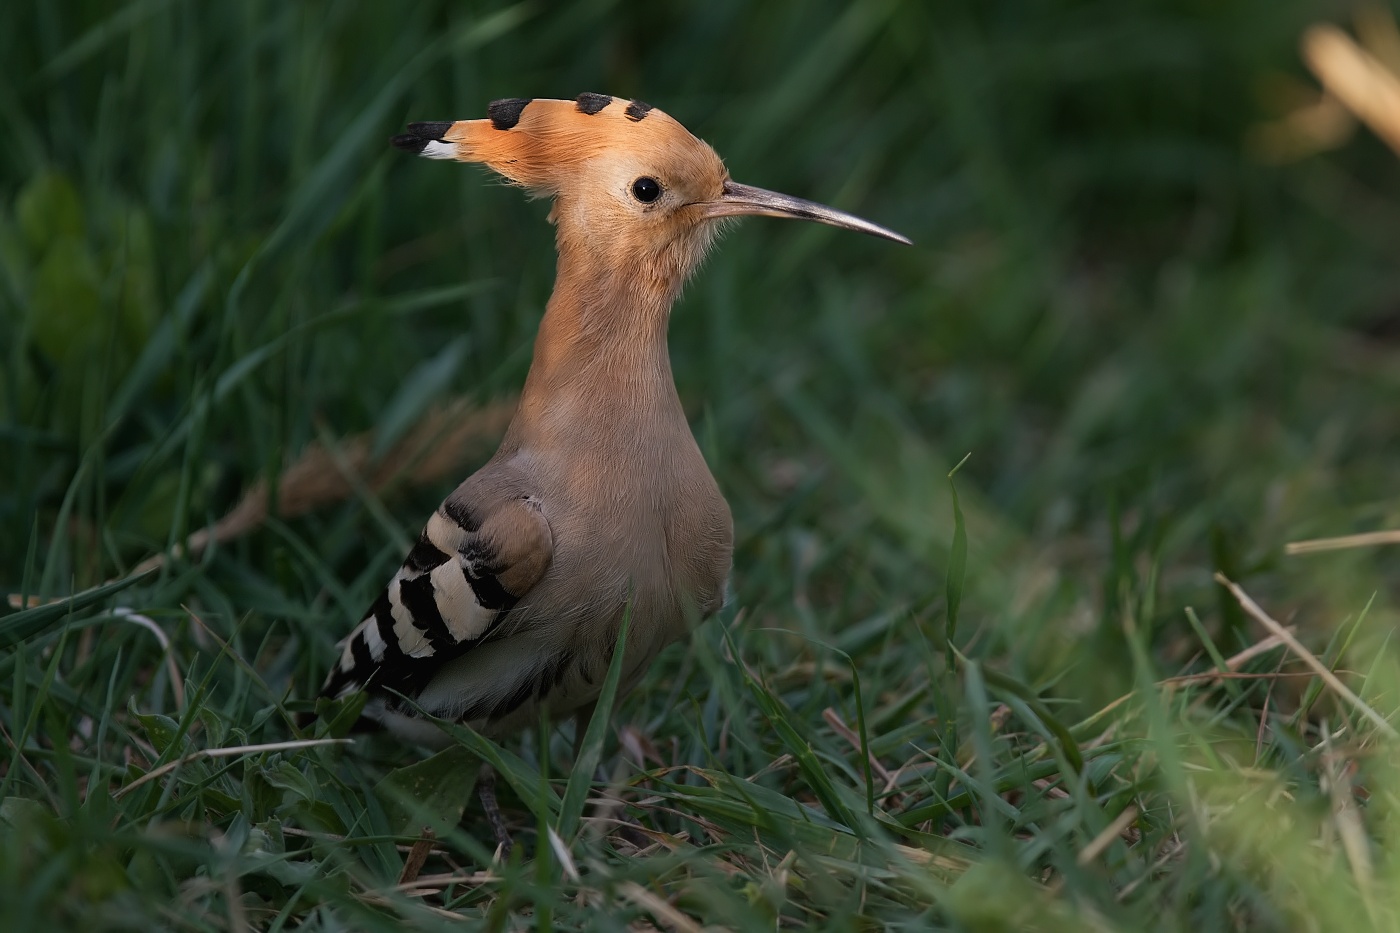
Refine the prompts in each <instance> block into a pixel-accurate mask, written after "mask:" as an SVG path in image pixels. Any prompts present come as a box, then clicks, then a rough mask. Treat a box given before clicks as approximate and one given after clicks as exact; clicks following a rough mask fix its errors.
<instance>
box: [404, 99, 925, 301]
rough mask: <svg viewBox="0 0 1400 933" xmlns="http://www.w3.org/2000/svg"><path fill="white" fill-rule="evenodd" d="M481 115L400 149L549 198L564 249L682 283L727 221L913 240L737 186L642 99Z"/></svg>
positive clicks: (525, 105)
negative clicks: (773, 221) (758, 218)
mask: <svg viewBox="0 0 1400 933" xmlns="http://www.w3.org/2000/svg"><path fill="white" fill-rule="evenodd" d="M486 113H487V117H486V119H483V120H459V121H457V122H455V123H413V124H410V125H409V127H408V132H407V133H405V134H403V135H401V136H396V137H394V140H393V142H394V145H395V146H398V147H399V148H400V149H406V150H408V151H410V152H417V153H419V154H420V155H423V156H426V157H428V158H431V159H455V160H457V161H459V162H477V163H480V164H482V165H485V166H487V167H489V168H491V169H493V170H495V171H496V172H499V173H500V174H501V175H503V176H505V177H506V178H507V179H509V180H510V181H512V182H514V183H516V184H518V185H521V186H522V187H524V188H527V189H529V190H530V191H531V192H532V193H535V194H539V195H545V196H549V197H552V198H553V199H554V208H553V210H552V211H551V213H550V219H551V220H552V221H554V223H555V224H556V225H557V227H558V238H559V245H560V248H561V250H562V249H566V248H567V249H570V250H577V251H582V253H583V254H584V255H588V256H592V257H595V258H596V259H597V260H598V261H600V262H602V263H605V264H606V266H605V267H606V268H615V269H631V270H634V271H636V270H639V268H645V269H648V270H651V271H652V272H654V273H655V274H657V275H659V276H661V277H663V278H664V279H666V280H668V281H672V282H675V283H677V284H678V283H679V282H680V281H683V280H684V278H685V276H686V275H687V274H688V273H689V272H690V270H691V269H693V268H694V266H695V265H696V264H697V263H698V262H699V261H700V258H701V257H702V256H703V255H704V252H705V248H706V247H707V246H708V245H709V243H710V241H711V239H712V238H713V236H714V232H715V229H716V227H717V226H718V224H717V222H718V221H720V220H722V219H723V218H726V217H739V216H743V215H747V214H761V215H765V216H770V217H793V218H798V219H801V220H815V221H817V222H819V223H825V224H831V225H832V226H836V227H845V228H847V229H850V230H859V231H861V232H863V233H869V234H873V235H875V236H881V237H885V238H887V239H891V240H896V241H898V242H901V243H908V242H909V241H908V240H906V239H905V238H904V237H902V236H900V235H899V234H897V233H893V232H891V231H889V230H886V229H884V228H883V227H879V226H876V225H875V224H873V223H870V222H869V221H866V220H862V219H860V218H859V217H854V216H852V215H850V214H846V213H844V212H842V211H838V210H835V209H834V208H830V207H826V206H825V205H822V204H816V203H814V202H811V201H804V200H802V199H800V198H794V197H789V196H788V195H783V194H778V193H776V192H773V191H765V190H764V189H762V188H754V187H750V186H748V185H741V184H738V183H736V182H734V181H732V180H730V178H729V172H728V171H726V170H725V167H724V163H723V162H722V161H720V158H719V156H718V155H716V154H715V151H714V150H713V149H711V148H710V147H709V146H708V145H707V144H706V143H705V142H703V141H702V140H700V139H697V138H696V137H695V136H693V135H691V133H690V132H689V131H687V130H686V128H685V127H683V126H681V124H680V123H678V122H677V121H676V120H674V119H672V118H671V117H670V116H668V115H667V114H665V113H663V112H662V111H660V110H657V109H656V108H654V107H651V106H648V105H647V104H643V103H641V102H640V101H635V100H634V101H628V100H622V99H619V98H614V97H608V96H607V95H604V94H581V95H580V96H579V97H578V99H577V100H538V99H537V100H527V99H511V100H498V101H494V102H492V103H491V105H490V106H489V107H487V110H486Z"/></svg>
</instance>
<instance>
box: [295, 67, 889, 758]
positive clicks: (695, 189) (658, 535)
mask: <svg viewBox="0 0 1400 933" xmlns="http://www.w3.org/2000/svg"><path fill="white" fill-rule="evenodd" d="M486 113H487V117H486V119H481V120H461V121H457V122H444V123H413V124H410V125H409V127H408V132H407V133H405V134H403V135H401V136H396V137H394V139H393V144H394V145H395V146H397V147H398V148H400V149H405V150H408V151H409V152H414V153H417V154H419V155H422V156H426V157H427V158H430V159H453V160H456V161H459V162H475V163H478V164H481V165H485V166H487V167H488V168H490V169H492V170H494V171H495V172H498V173H499V174H501V175H503V176H504V177H505V178H506V179H508V180H509V181H510V182H513V183H514V184H517V185H519V186H521V187H523V188H525V189H526V190H527V191H529V192H530V193H531V194H534V195H543V196H548V197H551V198H552V199H553V207H552V210H551V211H550V214H549V219H550V221H551V222H553V224H554V226H555V229H556V246H557V250H558V271H557V275H556V279H555V285H554V293H553V295H552V296H551V298H550V299H549V303H548V305H547V306H546V309H545V314H544V317H543V319H542V320H541V322H540V326H539V332H538V336H537V338H536V340H535V348H534V358H533V361H532V363H531V366H530V371H529V375H528V376H527V378H526V380H525V386H524V389H523V390H522V392H521V394H520V401H519V407H518V409H517V410H516V413H515V416H514V419H513V420H512V422H511V424H510V427H509V428H508V429H507V431H506V434H505V438H504V439H503V440H502V442H501V446H500V449H499V450H498V451H497V452H496V454H495V456H493V457H492V458H491V459H490V460H489V461H488V462H487V463H486V465H485V466H483V467H482V468H481V469H480V470H478V471H477V472H476V473H474V474H473V475H472V476H470V477H469V478H468V479H467V480H466V481H465V482H464V483H462V484H461V485H460V486H458V487H457V489H456V490H455V491H454V492H453V493H452V494H451V495H449V496H448V497H447V499H446V501H444V502H443V503H442V505H441V506H440V507H439V508H438V510H437V511H436V512H434V513H433V515H432V516H431V517H430V518H429V519H428V523H427V526H426V527H425V528H424V529H423V532H422V534H421V535H420V536H419V537H418V541H417V543H416V544H415V545H414V546H413V548H412V550H411V551H410V552H409V554H408V557H407V559H405V560H404V562H403V565H402V566H401V567H400V568H399V569H398V572H397V573H395V574H394V576H393V578H392V579H391V580H390V581H389V584H388V586H387V587H386V588H385V589H384V590H383V592H381V593H380V594H379V598H378V599H377V600H375V602H374V604H373V605H372V606H371V607H370V608H369V611H368V612H367V613H366V614H365V617H364V619H363V620H362V621H361V622H360V623H359V625H358V626H356V627H355V629H354V630H353V631H352V632H351V633H350V634H349V636H348V637H346V638H345V639H344V641H343V642H341V645H340V659H339V662H338V663H337V664H336V666H335V667H334V668H333V669H332V670H331V672H330V675H329V677H328V678H327V679H326V683H325V686H324V687H323V689H322V693H323V695H326V696H332V697H342V696H347V695H349V694H352V693H354V692H355V691H360V690H363V691H366V692H367V693H368V699H367V701H366V704H365V707H364V711H363V714H362V716H363V718H364V719H368V720H370V721H371V722H370V723H369V724H370V725H378V726H382V727H385V728H387V729H388V730H389V731H390V732H392V733H393V734H395V735H397V736H398V737H400V738H401V739H403V740H405V741H408V742H411V743H414V744H419V745H425V746H429V747H434V746H441V745H443V744H445V742H446V736H445V735H444V734H443V733H442V732H441V731H440V730H438V729H437V728H436V726H435V725H433V723H432V722H431V721H430V720H427V719H425V718H423V717H422V715H421V714H420V713H419V712H418V711H419V710H420V709H421V710H422V711H424V712H427V713H430V714H432V715H433V716H436V717H440V718H445V719H448V720H453V721H458V722H465V723H467V724H469V725H471V726H472V727H474V728H476V729H477V730H479V731H481V732H483V733H485V734H488V735H497V736H499V735H502V734H505V733H508V732H511V731H514V730H516V729H518V728H520V727H522V726H527V725H530V724H532V723H534V722H536V721H537V717H538V716H539V715H540V714H541V712H544V713H546V714H547V715H549V716H550V717H552V718H559V717H564V716H567V715H569V714H575V715H586V714H587V713H588V712H589V711H590V710H591V708H592V706H593V704H594V702H595V701H596V699H597V697H598V693H599V691H600V690H601V688H602V684H603V679H604V675H605V674H606V672H607V669H608V665H609V662H610V660H611V656H612V653H613V651H614V650H615V646H616V645H617V640H618V636H619V633H620V631H621V625H622V621H623V618H624V615H626V614H629V613H630V623H629V627H628V634H627V640H626V644H625V645H624V656H623V673H622V680H621V682H620V684H619V688H620V692H619V695H621V693H623V692H626V691H627V690H628V689H630V688H631V687H633V686H635V685H636V683H637V682H638V681H639V680H640V679H641V677H642V675H643V673H644V672H645V671H646V670H647V667H648V665H649V664H650V663H651V661H652V660H653V659H654V658H655V657H656V655H657V653H658V652H660V651H661V649H662V648H664V647H666V645H668V644H669V643H671V642H672V641H675V640H676V639H678V638H680V637H681V636H683V635H684V634H686V632H687V631H688V629H689V627H690V625H691V624H693V623H694V622H696V621H698V620H701V619H704V618H705V617H706V616H708V615H710V614H711V613H713V612H714V611H715V610H716V609H718V608H719V607H720V605H721V604H722V603H723V602H724V599H725V592H726V587H727V581H728V577H729V570H730V560H731V554H732V551H733V538H734V535H733V523H732V519H731V517H730V512H729V506H728V504H727V503H726V502H725V500H724V497H723V496H722V495H721V494H720V491H719V487H718V485H717V484H716V482H715V480H714V477H713V476H711V475H710V471H709V469H708V468H707V467H706V465H705V460H704V458H703V457H702V456H701V454H700V448H699V446H698V445H697V444H696V442H695V438H694V437H693V436H692V434H691V431H690V426H689V424H688V423H687V421H686V417H685V411H684V409H682V407H681V402H680V398H679V397H678V396H677V394H676V386H675V383H674V381H673V379H672V376H671V361H670V355H669V352H668V349H667V343H666V331H667V324H668V321H669V318H670V313H671V306H672V304H673V303H674V302H675V300H676V296H677V295H678V294H679V292H680V290H681V287H682V285H684V283H685V281H686V279H687V278H688V277H689V276H690V274H691V273H692V272H693V271H694V269H695V267H696V266H697V265H698V264H699V262H700V260H701V258H702V257H703V256H704V255H705V252H706V250H707V249H708V247H709V246H710V244H711V242H712V241H713V239H714V237H715V234H716V232H717V230H718V228H719V226H720V224H721V222H722V221H724V220H725V218H731V217H739V216H743V215H750V214H761V215H765V216H770V217H795V218H799V219H802V220H814V221H817V222H819V223H824V224H830V225H832V226H836V227H844V228H847V229H850V230H858V231H861V232H863V233H869V234H874V235H875V236H880V237H885V238H886V239H890V240H896V241H898V242H901V243H908V242H909V241H908V240H907V239H905V238H904V237H902V236H900V235H899V234H897V233H893V232H891V231H889V230H886V229H884V228H883V227H879V226H876V225H875V224H873V223H870V222H869V221H866V220H862V219H860V218H858V217H854V216H852V215H850V214H846V213H843V212H841V211H838V210H834V209H833V208H830V207H826V206H824V205H821V204H816V203H813V202H811V201H804V200H801V199H799V198H794V197H789V196H787V195H783V194H777V193H775V192H772V191H765V190H764V189H762V188H753V187H750V186H748V185H741V184H738V183H736V182H733V181H731V180H730V178H729V174H728V172H727V171H726V170H725V167H724V163H723V162H721V161H720V159H719V156H717V155H716V154H715V152H714V150H713V149H711V148H710V147H709V146H708V145H707V144H705V143H704V142H702V141H701V140H699V139H697V138H696V137H695V136H692V135H691V134H690V133H689V132H688V131H687V130H686V129H685V127H683V126H681V124H680V123H678V122H677V121H676V120H674V119H672V118H671V117H670V116H667V115H666V114H665V113H663V112H662V111H660V110H657V109H656V108H654V107H651V106H649V105H647V104H644V103H642V102H641V101H636V100H630V101H629V100H621V99H617V98H613V97H609V96H607V95H603V94H582V95H580V96H579V97H578V99H577V100H528V99H514V100H498V101H495V102H493V103H492V104H491V105H490V106H489V107H487V110H486ZM405 697H407V698H411V700H412V703H411V704H410V703H407V702H405V700H404V699H403V698H405ZM415 707H416V708H415Z"/></svg>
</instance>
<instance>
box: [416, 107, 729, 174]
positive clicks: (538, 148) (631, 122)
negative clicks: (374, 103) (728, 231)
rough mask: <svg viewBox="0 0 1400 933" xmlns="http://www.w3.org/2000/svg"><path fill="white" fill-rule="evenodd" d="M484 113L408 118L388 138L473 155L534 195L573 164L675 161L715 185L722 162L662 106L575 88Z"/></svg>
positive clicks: (460, 157) (459, 156) (467, 158)
mask: <svg viewBox="0 0 1400 933" xmlns="http://www.w3.org/2000/svg"><path fill="white" fill-rule="evenodd" d="M486 114H487V115H486V118H485V119H481V120H458V121H456V122H439V123H410V124H409V126H408V132H407V133H404V134H402V135H400V136H395V137H394V138H393V143H394V145H395V146H397V147H398V148H400V149H404V150H407V151H409V152H416V153H418V154H419V155H422V156H424V157H426V158H430V159H454V160H456V161H459V162H476V163H480V164H482V165H485V166H487V167H489V168H491V169H492V170H494V171H496V172H499V173H500V174H501V175H503V176H505V177H506V178H508V179H510V180H511V181H513V182H515V183H516V184H519V185H522V186H524V187H526V188H529V189H531V190H532V191H535V192H537V193H541V194H551V195H557V194H562V193H565V192H566V191H567V190H568V188H569V187H570V183H571V181H572V180H573V179H574V178H575V177H576V176H577V170H578V168H579V167H580V166H583V165H587V164H590V163H595V162H596V161H598V160H600V159H608V158H625V159H628V160H635V161H638V162H647V161H650V162H655V163H658V164H668V165H673V166H674V167H675V171H676V172H677V173H684V174H686V175H688V176H689V177H691V178H696V177H711V178H713V184H714V185H715V186H718V185H719V184H721V183H722V181H723V178H724V168H723V163H721V162H720V160H719V157H718V156H716V155H715V154H714V150H712V149H711V148H710V147H709V146H708V145H706V144H705V143H704V142H702V141H700V140H699V139H697V138H696V137H694V136H693V135H691V134H690V132H689V131H688V130H686V128H685V127H684V126H682V125H681V124H680V123H679V122H677V121H676V120H675V119H673V118H672V117H670V116H669V115H668V114H666V113H664V112H663V111H661V110H657V109H656V108H654V107H652V106H651V105H650V104H644V103H642V102H641V101H638V100H625V99H622V98H617V97H610V96H608V95H607V94H580V95H579V96H578V98H577V99H576V100H546V99H539V98H535V99H531V98H518V97H517V98H508V99H506V100H497V101H492V102H491V104H490V105H489V106H488V107H487V108H486Z"/></svg>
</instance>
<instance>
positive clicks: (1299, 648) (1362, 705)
mask: <svg viewBox="0 0 1400 933" xmlns="http://www.w3.org/2000/svg"><path fill="white" fill-rule="evenodd" d="M1215 579H1216V581H1217V582H1218V583H1219V584H1220V585H1221V586H1223V587H1225V588H1226V589H1228V590H1229V591H1230V593H1231V595H1233V596H1234V597H1235V599H1236V600H1238V601H1239V604H1240V606H1241V607H1242V608H1243V609H1244V611H1245V612H1247V613H1249V614H1250V615H1251V616H1253V617H1254V619H1255V621H1256V622H1258V623H1259V624H1260V625H1262V626H1264V627H1265V628H1266V629H1268V630H1269V632H1270V633H1271V634H1272V635H1274V636H1275V637H1276V638H1278V639H1279V640H1280V641H1282V642H1283V643H1284V645H1286V646H1287V647H1288V650H1289V651H1292V652H1293V653H1294V654H1295V655H1297V656H1298V658H1299V659H1300V660H1302V662H1303V663H1304V664H1306V665H1307V666H1308V667H1310V668H1312V669H1313V672H1314V673H1315V674H1317V676H1318V677H1320V678H1321V679H1322V682H1323V683H1325V684H1326V685H1327V686H1328V687H1330V688H1331V690H1332V692H1333V693H1335V694H1337V696H1339V697H1341V698H1342V699H1343V700H1345V701H1346V702H1347V703H1348V704H1349V705H1350V706H1351V707H1352V708H1353V709H1355V710H1356V711H1357V712H1358V713H1360V714H1361V715H1362V716H1364V717H1366V718H1367V719H1369V720H1370V721H1371V722H1372V723H1373V724H1374V725H1375V726H1376V728H1377V729H1380V730H1381V732H1383V733H1385V734H1386V735H1387V736H1389V737H1390V738H1392V739H1394V738H1400V733H1397V732H1396V731H1395V727H1394V726H1392V725H1391V724H1390V723H1389V722H1387V721H1386V719H1385V717H1384V716H1382V715H1381V714H1380V713H1378V712H1376V711H1375V710H1374V709H1372V708H1371V707H1370V706H1368V705H1367V703H1366V701H1365V700H1363V699H1361V697H1359V696H1357V695H1356V694H1355V693H1354V692H1352V690H1351V688H1350V687H1348V686H1347V685H1346V684H1344V683H1342V681H1341V680H1340V679H1339V678H1338V677H1337V675H1336V674H1334V673H1332V670H1331V668H1329V667H1328V666H1327V665H1326V664H1323V663H1322V662H1321V661H1320V660H1318V657H1317V655H1315V654H1313V653H1312V652H1311V651H1309V650H1308V649H1307V648H1305V647H1303V643H1302V642H1300V641H1299V640H1298V639H1297V638H1295V637H1293V633H1292V632H1290V631H1288V629H1286V628H1285V627H1284V626H1283V625H1281V624H1280V623H1278V622H1276V621H1275V620H1274V619H1273V618H1272V617H1270V616H1269V614H1268V613H1267V612H1265V611H1264V610H1263V609H1262V608H1260V606H1259V604H1258V603H1256V602H1255V601H1254V600H1252V599H1250V598H1249V594H1248V593H1246V592H1245V591H1244V590H1242V589H1240V588H1239V587H1238V586H1237V585H1235V583H1233V582H1232V581H1231V580H1230V578H1229V577H1227V576H1225V575H1224V574H1223V573H1217V574H1216V575H1215Z"/></svg>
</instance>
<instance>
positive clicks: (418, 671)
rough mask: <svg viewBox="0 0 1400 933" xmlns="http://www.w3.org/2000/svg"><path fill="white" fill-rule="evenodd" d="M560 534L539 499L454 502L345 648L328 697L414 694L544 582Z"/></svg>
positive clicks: (420, 541) (439, 514)
mask: <svg viewBox="0 0 1400 933" xmlns="http://www.w3.org/2000/svg"><path fill="white" fill-rule="evenodd" d="M553 552H554V545H553V536H552V534H551V533H550V529H549V524H548V522H546V521H545V518H544V515H543V514H542V513H541V511H540V508H539V504H538V502H537V501H536V500H535V499H534V497H531V496H522V497H518V498H513V499H507V500H505V501H503V502H501V503H500V504H499V505H497V506H496V507H495V508H493V509H490V510H489V511H487V510H480V509H473V508H471V507H470V506H468V505H466V504H464V503H462V502H460V501H459V500H456V499H455V498H449V499H448V500H447V502H445V503H443V505H442V507H441V508H439V509H438V510H437V511H436V512H435V513H433V516H432V518H430V519H429V520H428V524H427V527H426V528H424V529H423V533H422V534H421V535H420V536H419V537H418V543H417V544H415V545H414V546H413V550H411V551H410V552H409V554H408V558H407V559H406V560H405V561H404V562H403V565H402V566H401V567H400V568H399V570H398V572H397V573H396V574H394V577H393V579H392V580H390V581H389V585H388V586H387V587H385V588H384V591H383V592H382V593H380V595H379V598H378V599H377V600H375V602H374V605H372V606H371V607H370V609H369V612H368V613H367V614H366V616H365V617H364V619H363V620H361V622H360V624H359V625H357V626H356V627H355V629H354V631H352V632H351V633H350V634H349V635H348V636H347V637H346V638H345V639H344V640H343V641H342V642H341V643H340V649H341V650H340V659H339V661H338V662H337V664H336V666H335V667H334V668H332V669H331V672H330V675H329V676H328V677H327V678H326V683H325V686H323V687H322V688H321V693H322V695H323V696H331V697H342V696H346V695H348V694H351V693H354V692H356V691H358V690H368V691H369V692H371V693H374V694H381V695H383V694H389V693H390V692H391V691H392V692H396V693H401V694H404V695H405V696H414V695H415V694H417V693H418V692H419V691H421V690H422V689H423V688H424V687H425V686H426V685H427V684H428V682H429V681H430V680H431V679H432V677H433V675H434V674H436V673H437V672H438V670H439V669H440V668H441V667H442V666H443V665H444V664H446V663H447V662H448V661H450V660H452V659H453V658H457V657H460V656H461V655H463V654H464V653H466V652H467V651H469V650H470V649H471V648H472V646H474V645H476V644H479V643H480V642H481V641H482V640H483V639H485V638H486V637H487V636H488V635H490V633H491V631H492V629H494V628H495V627H496V626H497V625H499V624H500V622H501V620H502V619H503V618H504V617H505V616H506V614H507V613H509V612H510V610H511V609H512V608H513V607H514V606H515V604H516V603H517V602H518V601H519V600H520V599H521V597H523V596H524V595H525V594H526V593H527V592H529V590H530V588H531V587H533V586H534V585H535V584H536V583H537V582H538V581H539V579H540V577H542V576H543V575H544V572H545V570H546V569H547V568H548V567H549V562H550V558H551V557H552V556H553Z"/></svg>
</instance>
